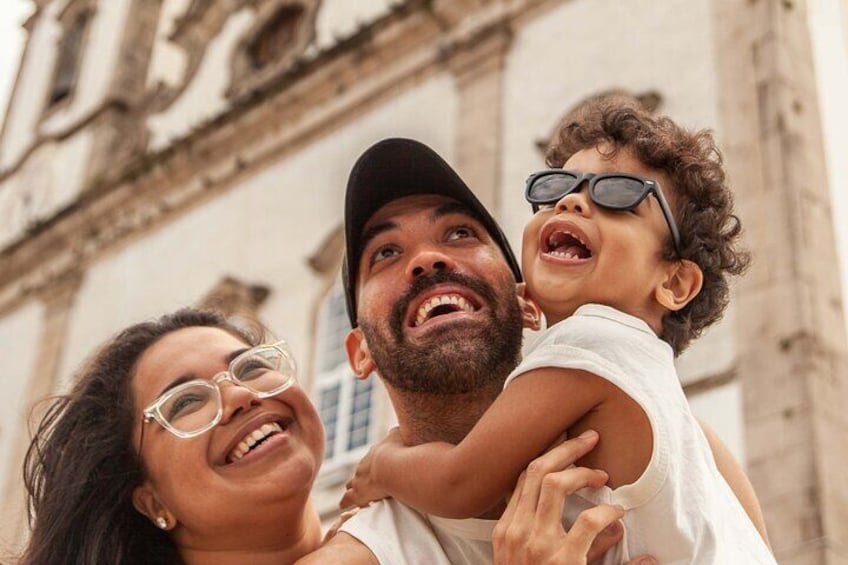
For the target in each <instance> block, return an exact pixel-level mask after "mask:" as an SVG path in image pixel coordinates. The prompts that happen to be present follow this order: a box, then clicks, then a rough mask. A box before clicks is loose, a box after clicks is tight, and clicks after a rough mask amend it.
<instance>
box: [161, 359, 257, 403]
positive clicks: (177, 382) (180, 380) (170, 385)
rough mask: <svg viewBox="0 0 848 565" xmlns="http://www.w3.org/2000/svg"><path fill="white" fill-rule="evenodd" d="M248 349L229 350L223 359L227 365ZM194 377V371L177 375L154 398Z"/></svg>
mask: <svg viewBox="0 0 848 565" xmlns="http://www.w3.org/2000/svg"><path fill="white" fill-rule="evenodd" d="M249 349H251V348H250V347H242V348H241V349H236V350H235V351H232V352H230V353H229V354H228V355H227V356H226V357H225V358H224V360H225V361H226V362H227V365H229V364H230V363H232V362H233V359H235V358H236V357H238V356H239V355H241V354H242V353H244V352H245V351H248V350H249ZM195 378H196V377H195V375H194V373H186V374H184V375H180V376H179V377H177V378H176V379H174V380H173V381H171V382H170V383H168V385H167V386H166V387H165V388H163V389H162V390H161V391H160V392H159V394H158V395H157V396H156V398H157V399H158V398H160V397H161V396H162V395H163V394H165V393H166V392H168V391H169V390H171V389H172V388H175V387H178V386H180V385H181V384H183V383H187V382H189V381H193V380H194V379H195Z"/></svg>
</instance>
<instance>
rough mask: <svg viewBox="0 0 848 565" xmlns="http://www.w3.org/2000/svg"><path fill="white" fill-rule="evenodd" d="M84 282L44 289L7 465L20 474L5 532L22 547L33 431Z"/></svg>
mask: <svg viewBox="0 0 848 565" xmlns="http://www.w3.org/2000/svg"><path fill="white" fill-rule="evenodd" d="M81 282H82V276H81V275H80V274H79V273H72V274H68V275H66V276H65V277H63V278H61V279H59V280H57V281H56V282H55V283H53V284H52V285H51V286H50V287H48V288H46V289H44V291H43V295H42V300H43V302H44V306H45V308H44V325H43V326H42V336H41V340H40V342H39V345H38V352H37V354H36V359H37V362H36V363H35V364H34V365H33V372H32V374H31V375H30V377H29V381H28V384H27V392H26V397H25V401H24V404H23V406H19V407H18V409H19V410H21V412H20V413H21V414H22V421H21V423H20V428H19V430H18V440H17V444H16V445H15V450H14V452H13V455H12V461H9V462H6V464H8V465H10V467H11V468H12V469H15V470H16V472H14V473H11V474H10V475H9V478H8V479H7V481H6V484H4V485H2V488H3V491H2V515H3V518H4V522H5V526H4V528H3V531H4V533H13V532H14V534H13V535H15V539H14V540H12V539H9V540H8V541H9V542H17V543H18V544H20V546H22V545H23V544H24V543H25V540H26V531H27V523H26V516H27V513H26V500H25V496H24V486H23V481H22V477H21V472H20V469H22V468H23V467H22V466H23V460H24V455H25V454H26V450H27V447H28V446H29V440H30V428H31V427H32V428H33V429H34V427H35V426H36V425H37V423H38V422H39V421H40V420H41V417H42V416H43V414H44V411H45V408H46V405H45V404H44V403H40V402H39V401H40V400H42V399H44V398H45V397H47V396H49V395H50V394H51V393H54V392H55V390H54V387H55V385H56V382H57V379H58V370H59V365H60V362H61V360H62V350H63V346H64V344H65V341H66V338H67V331H68V323H69V321H70V315H71V312H72V309H73V304H74V299H75V298H76V296H77V292H78V290H79V287H80V283H81ZM16 522H17V523H16ZM21 548H22V547H17V548H12V547H10V548H4V549H9V550H18V549H21Z"/></svg>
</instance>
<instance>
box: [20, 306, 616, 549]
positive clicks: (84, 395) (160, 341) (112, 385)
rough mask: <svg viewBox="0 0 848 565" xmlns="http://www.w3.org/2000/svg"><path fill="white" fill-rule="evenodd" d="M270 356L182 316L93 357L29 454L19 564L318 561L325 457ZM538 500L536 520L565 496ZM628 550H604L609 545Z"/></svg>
mask: <svg viewBox="0 0 848 565" xmlns="http://www.w3.org/2000/svg"><path fill="white" fill-rule="evenodd" d="M259 343H260V339H258V336H251V335H248V334H246V333H245V332H243V331H242V330H239V329H238V328H236V327H234V326H232V325H231V324H229V323H227V322H226V321H225V320H224V319H223V318H222V317H220V316H219V315H217V314H213V313H208V312H201V311H196V310H190V309H185V310H180V311H178V312H176V313H174V314H170V315H166V316H163V317H162V318H160V319H158V320H156V321H153V322H145V323H141V324H137V325H135V326H131V327H130V328H127V329H126V330H124V331H123V332H121V333H120V334H118V335H117V336H116V337H115V338H114V339H112V340H111V341H110V342H108V343H107V344H106V345H105V346H104V347H103V348H102V349H101V350H100V351H99V352H98V353H97V354H95V356H94V357H93V358H92V359H90V360H89V361H88V362H87V363H86V364H85V365H84V367H83V368H82V370H81V371H80V373H79V375H78V379H77V384H76V386H75V387H74V389H73V391H72V392H71V393H70V394H68V395H66V396H62V397H60V398H58V399H57V400H56V401H55V402H54V403H53V404H52V405H51V406H50V408H49V410H48V412H47V414H46V416H45V417H44V419H43V420H42V422H41V424H40V426H39V427H38V429H37V431H36V433H35V436H34V438H33V440H32V443H31V445H30V448H29V450H28V452H27V456H26V461H25V470H24V476H25V483H26V487H27V490H28V493H29V511H30V522H31V524H32V536H31V538H30V543H29V545H28V547H27V549H26V552H25V554H24V556H23V559H22V562H23V563H26V564H32V565H35V564H49V565H57V564H61V563H84V564H95V563H97V564H100V563H167V564H173V563H188V564H191V563H204V564H206V563H213V564H214V563H252V564H260V565H261V564H263V563H269V564H270V563H274V564H278V563H292V562H294V561H296V560H297V559H299V558H301V557H303V556H306V555H308V554H309V553H310V552H312V551H314V550H315V549H317V548H318V547H319V545H320V544H321V538H322V536H321V528H320V522H319V519H318V514H317V512H316V511H315V509H314V507H313V506H312V504H311V500H310V491H311V488H312V484H313V482H314V480H315V478H316V476H317V475H318V471H319V468H320V465H321V462H322V454H323V451H324V435H323V429H322V425H321V421H320V418H319V417H318V414H317V412H316V410H315V407H314V406H313V405H312V403H311V402H310V400H309V398H308V397H307V396H306V394H305V393H304V391H303V390H302V389H301V388H300V387H299V386H298V385H297V384H296V382H295V378H294V377H295V370H294V362H293V359H292V358H291V356H290V354H289V352H288V350H287V349H286V348H285V347H284V345H283V344H277V345H270V346H259ZM569 443H571V442H568V443H566V444H565V445H569ZM589 447H591V446H589ZM572 451H573V450H572ZM557 453H562V451H561V450H560V451H558V452H557ZM575 453H576V452H573V453H572V452H569V453H566V454H565V455H562V456H559V457H558V458H557V461H555V462H554V463H555V465H554V467H549V468H550V470H552V471H553V470H557V466H562V465H563V463H564V464H565V465H568V464H570V463H571V462H573V460H574V457H575V456H579V455H575ZM548 459H550V456H548ZM566 477H571V479H573V480H570V481H569V482H568V485H567V489H574V488H580V487H582V486H585V485H586V484H588V483H589V482H590V480H594V479H587V477H586V476H575V475H574V470H569V472H566ZM564 486H565V485H564ZM528 489H529V491H533V489H536V493H535V494H534V495H533V496H531V498H533V499H534V501H539V502H540V504H539V507H540V508H542V507H543V506H544V505H543V504H542V502H544V501H546V500H549V499H551V497H553V499H554V500H556V499H558V497H559V496H560V494H559V493H551V492H544V491H542V492H541V496H540V492H539V491H540V489H541V485H540V484H535V483H532V484H525V485H524V486H523V488H522V492H528ZM522 496H524V495H522ZM526 500H527V498H525V501H526ZM536 514H537V511H536V508H535V504H534V505H528V504H523V505H520V507H519V508H516V509H514V510H513V511H510V512H508V516H505V521H504V524H505V526H508V528H505V529H504V530H506V529H509V530H512V531H521V530H522V528H523V529H524V530H526V527H524V526H525V525H527V524H531V523H534V521H537V520H538V518H537V516H536ZM596 518H597V517H596ZM614 520H615V516H614V515H612V514H609V513H607V515H605V516H604V518H603V519H600V520H598V519H595V520H591V521H590V523H589V524H588V526H587V527H586V528H585V529H584V530H583V531H582V533H581V534H580V536H579V537H578V536H572V537H570V538H569V537H568V536H567V535H566V534H565V532H561V534H562V535H558V536H553V537H552V536H550V535H547V534H546V535H545V536H544V537H541V536H540V537H538V538H537V537H534V536H529V537H527V538H525V539H524V540H522V541H521V542H520V543H517V542H515V541H513V543H509V544H501V546H502V547H504V549H499V550H498V551H499V555H501V557H500V558H499V559H500V562H504V563H506V562H513V560H514V559H513V557H514V556H516V555H522V554H524V553H525V548H524V545H523V544H524V543H527V542H534V546H533V550H534V551H538V550H539V548H543V549H544V550H545V551H546V554H548V555H551V556H557V557H556V559H554V560H552V561H551V562H552V563H563V564H569V565H570V564H574V563H585V562H586V549H585V548H586V547H588V542H587V539H588V540H591V539H593V538H594V537H595V536H596V535H597V534H598V533H599V532H600V531H601V530H603V528H604V527H605V526H606V525H607V524H609V523H611V522H613V521H614ZM553 521H554V522H555V523H556V524H557V525H558V524H559V518H558V516H557V517H555V519H554V520H553ZM558 527H559V526H558ZM516 528H518V530H516ZM617 536H620V533H618V534H615V533H613V535H612V536H610V535H607V536H606V537H604V536H601V538H600V541H601V545H602V546H603V547H607V546H609V545H610V544H611V543H614V542H615V541H616V538H617ZM536 542H538V543H536ZM563 544H566V545H567V546H568V547H570V548H572V550H571V551H570V552H569V553H568V554H563V553H562V552H561V551H560V548H561V547H562V546H563ZM603 547H601V546H600V545H599V546H598V547H596V549H598V548H600V549H603ZM574 548H576V549H577V552H576V553H575V552H574ZM574 555H577V558H576V560H575V559H574ZM341 562H346V561H345V560H344V559H343V558H342V560H341Z"/></svg>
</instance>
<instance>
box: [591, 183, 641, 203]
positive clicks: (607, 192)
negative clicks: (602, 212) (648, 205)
mask: <svg viewBox="0 0 848 565" xmlns="http://www.w3.org/2000/svg"><path fill="white" fill-rule="evenodd" d="M644 193H645V183H643V182H642V181H640V180H637V179H630V178H627V177H607V178H603V179H599V180H598V181H597V182H595V186H594V187H593V190H592V196H593V197H594V199H595V201H596V202H597V203H598V204H600V205H601V206H606V207H607V208H613V209H616V210H626V209H629V208H632V207H634V206H636V205H637V204H638V203H639V202H640V201H641V200H642V197H643V196H644Z"/></svg>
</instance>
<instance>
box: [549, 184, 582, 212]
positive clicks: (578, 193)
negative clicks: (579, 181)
mask: <svg viewBox="0 0 848 565" xmlns="http://www.w3.org/2000/svg"><path fill="white" fill-rule="evenodd" d="M555 212H556V213H557V214H559V213H561V212H570V213H572V214H580V215H581V216H586V215H588V214H589V199H588V196H587V191H586V190H581V189H580V187H578V189H577V190H575V191H574V192H570V193H568V194H566V195H565V196H563V197H562V198H560V199H559V201H558V202H557V203H556V208H555Z"/></svg>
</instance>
